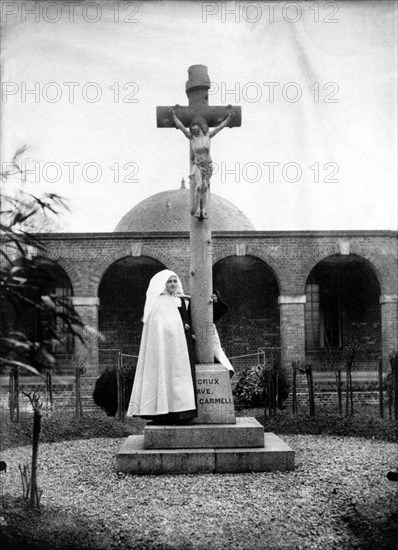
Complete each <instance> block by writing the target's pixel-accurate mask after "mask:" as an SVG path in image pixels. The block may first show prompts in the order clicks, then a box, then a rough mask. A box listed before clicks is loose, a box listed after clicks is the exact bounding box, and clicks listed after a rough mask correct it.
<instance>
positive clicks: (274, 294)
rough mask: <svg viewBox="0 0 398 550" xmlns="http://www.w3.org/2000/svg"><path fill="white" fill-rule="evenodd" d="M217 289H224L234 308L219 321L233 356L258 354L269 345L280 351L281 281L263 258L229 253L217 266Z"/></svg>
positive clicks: (230, 305) (220, 328)
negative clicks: (279, 284)
mask: <svg viewBox="0 0 398 550" xmlns="http://www.w3.org/2000/svg"><path fill="white" fill-rule="evenodd" d="M213 288H214V289H216V290H219V291H220V292H221V296H222V299H223V300H224V301H225V302H226V303H227V304H228V306H229V308H230V309H229V311H228V313H227V314H226V315H224V316H223V317H222V318H221V319H220V320H219V321H218V323H217V330H218V332H219V335H220V339H221V343H222V346H223V347H224V348H225V351H226V354H227V355H228V356H229V357H236V356H240V355H246V354H252V353H257V351H258V348H267V349H268V350H269V353H271V352H273V351H275V350H278V351H279V347H280V330H279V306H278V295H279V290H278V284H277V281H276V279H275V276H274V274H273V273H272V271H271V270H270V268H269V267H268V266H267V265H266V264H265V263H264V262H263V261H262V260H260V259H259V258H256V257H254V256H228V257H227V258H224V259H223V260H220V261H218V262H217V263H216V264H215V265H214V267H213ZM253 359H255V358H253V357H252V358H251V359H249V360H248V363H250V362H251V363H252V362H253ZM234 364H236V363H235V362H234ZM238 364H245V361H243V360H239V361H238Z"/></svg>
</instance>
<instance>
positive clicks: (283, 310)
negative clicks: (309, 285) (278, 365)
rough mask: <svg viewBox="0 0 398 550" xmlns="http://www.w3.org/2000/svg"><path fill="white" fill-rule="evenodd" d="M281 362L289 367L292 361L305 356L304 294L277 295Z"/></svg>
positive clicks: (302, 358)
mask: <svg viewBox="0 0 398 550" xmlns="http://www.w3.org/2000/svg"><path fill="white" fill-rule="evenodd" d="M278 303H279V311H280V331H281V362H282V366H283V367H285V368H288V369H290V366H291V362H292V361H298V360H301V361H303V360H304V358H305V333H304V304H305V295H302V296H301V295H300V296H279V298H278Z"/></svg>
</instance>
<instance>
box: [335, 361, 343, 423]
mask: <svg viewBox="0 0 398 550" xmlns="http://www.w3.org/2000/svg"><path fill="white" fill-rule="evenodd" d="M335 375H336V386H337V400H338V403H339V415H340V416H341V415H342V414H343V396H342V394H341V367H337V368H336V370H335Z"/></svg>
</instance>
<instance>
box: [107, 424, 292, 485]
mask: <svg viewBox="0 0 398 550" xmlns="http://www.w3.org/2000/svg"><path fill="white" fill-rule="evenodd" d="M165 428H166V426H165ZM223 428H224V429H225V426H223ZM262 439H263V446H262V447H244V448H242V447H237V448H222V449H218V448H214V447H212V448H202V449H146V448H145V446H144V436H143V435H131V436H130V437H128V438H127V440H126V441H125V442H124V444H123V445H122V447H121V449H120V450H119V452H118V454H117V456H116V467H117V471H118V472H124V473H127V474H146V475H158V474H216V473H218V474H225V473H244V472H271V471H274V470H279V471H286V470H293V469H294V451H292V449H291V448H290V447H289V446H288V445H286V443H284V442H283V441H282V440H281V439H279V437H277V436H276V435H274V434H272V433H265V434H263V436H262Z"/></svg>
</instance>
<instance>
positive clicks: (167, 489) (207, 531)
mask: <svg viewBox="0 0 398 550" xmlns="http://www.w3.org/2000/svg"><path fill="white" fill-rule="evenodd" d="M283 439H284V440H285V441H286V442H287V443H288V444H289V445H290V446H291V447H292V448H293V449H294V450H295V451H296V469H295V470H294V471H293V472H286V473H253V474H252V473H248V474H238V475H232V474H214V475H212V474H205V475H176V476H141V477H139V476H136V477H134V476H126V477H125V476H122V475H120V474H119V475H118V474H117V473H116V472H115V453H116V451H117V449H118V448H119V447H120V445H121V444H122V442H123V441H124V439H92V440H86V441H82V440H80V441H69V442H64V443H52V444H49V443H47V444H44V443H43V444H41V446H40V451H39V460H40V473H39V486H40V487H41V489H42V490H43V496H42V501H41V502H42V505H43V506H42V508H43V510H42V512H41V513H40V514H37V513H28V514H27V513H26V512H24V511H23V510H22V509H19V510H18V508H17V501H16V500H14V499H15V498H16V497H20V495H21V482H20V475H19V471H18V464H19V463H26V462H28V461H29V460H30V453H31V449H30V447H18V448H14V449H9V450H7V451H5V452H3V453H2V457H1V458H2V460H5V461H6V462H7V463H8V468H9V469H8V472H7V474H5V475H4V474H2V481H3V495H4V496H3V503H4V506H5V510H4V512H3V513H2V515H3V517H4V518H5V520H6V521H7V523H8V527H7V532H9V531H10V530H11V531H14V533H15V532H18V533H19V534H20V536H21V534H22V533H23V534H24V536H25V543H24V544H25V547H26V548H27V547H28V542H29V543H34V544H36V546H34V548H43V550H44V549H46V550H49V549H62V550H65V549H72V548H76V549H77V548H82V549H104V550H105V549H107V550H108V549H114V548H123V549H131V550H133V549H134V550H140V549H151V550H154V549H157V550H160V549H179V550H183V549H184V550H191V549H192V550H193V549H206V550H213V549H231V550H234V549H245V550H251V549H262V548H274V549H277V548H284V549H290V548H291V549H293V548H297V549H299V548H319V549H329V548H330V549H332V548H335V549H339V550H340V549H350V548H361V549H366V548H369V549H370V548H372V550H376V549H379V548H386V549H387V548H388V549H393V548H398V526H397V524H396V523H394V522H393V521H392V520H391V519H389V515H390V513H391V512H393V511H395V510H397V509H398V498H397V496H398V495H397V487H396V486H395V485H396V484H394V483H391V482H389V481H388V480H387V479H386V473H387V472H388V471H390V470H393V469H395V468H398V453H397V446H396V444H394V443H387V442H383V441H371V440H366V439H358V438H343V437H320V436H304V435H291V436H287V435H286V436H283ZM11 509H13V514H10V511H11ZM0 529H1V528H0ZM39 541H40V542H39Z"/></svg>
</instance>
